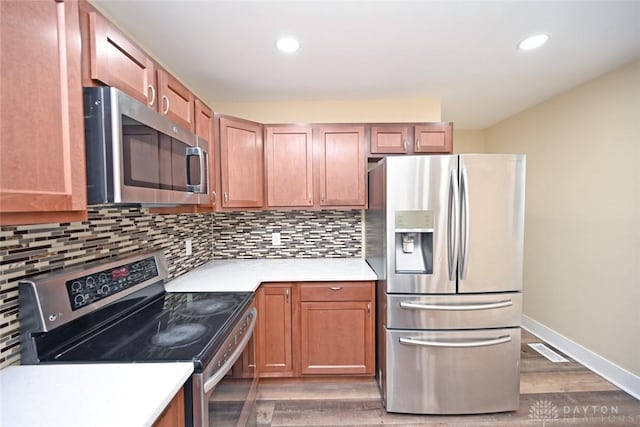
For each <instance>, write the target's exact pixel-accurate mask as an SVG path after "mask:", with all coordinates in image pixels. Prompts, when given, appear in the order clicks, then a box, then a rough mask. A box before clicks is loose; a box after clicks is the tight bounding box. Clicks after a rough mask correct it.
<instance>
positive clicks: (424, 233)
mask: <svg viewBox="0 0 640 427" xmlns="http://www.w3.org/2000/svg"><path fill="white" fill-rule="evenodd" d="M395 245H396V248H395V249H396V250H395V255H396V273H407V274H433V211H431V210H414V211H396V212H395Z"/></svg>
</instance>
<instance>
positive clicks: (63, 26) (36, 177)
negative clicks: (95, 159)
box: [0, 0, 86, 224]
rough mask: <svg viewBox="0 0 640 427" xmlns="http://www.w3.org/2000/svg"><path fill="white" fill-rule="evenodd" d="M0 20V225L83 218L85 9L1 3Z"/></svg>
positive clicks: (57, 4) (40, 3)
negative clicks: (82, 19)
mask: <svg viewBox="0 0 640 427" xmlns="http://www.w3.org/2000/svg"><path fill="white" fill-rule="evenodd" d="M0 15H1V16H2V26H1V29H0V51H1V52H2V61H0V86H1V87H2V96H1V97H0V98H1V99H0V110H1V111H2V114H0V140H1V141H2V143H1V144H0V211H1V213H2V215H1V220H0V222H2V224H20V223H23V224H27V223H37V222H55V221H62V222H65V221H78V220H81V219H84V218H86V180H85V158H84V131H83V111H82V83H81V74H80V73H81V70H80V63H81V58H80V55H81V53H80V26H79V17H78V3H77V2H71V1H67V2H57V1H53V0H49V1H38V2H33V1H0ZM63 212H64V213H63Z"/></svg>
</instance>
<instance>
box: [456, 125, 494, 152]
mask: <svg viewBox="0 0 640 427" xmlns="http://www.w3.org/2000/svg"><path fill="white" fill-rule="evenodd" d="M453 125H454V128H453V152H454V153H484V152H486V151H487V136H486V132H485V131H484V130H458V129H456V128H455V123H454V124H453Z"/></svg>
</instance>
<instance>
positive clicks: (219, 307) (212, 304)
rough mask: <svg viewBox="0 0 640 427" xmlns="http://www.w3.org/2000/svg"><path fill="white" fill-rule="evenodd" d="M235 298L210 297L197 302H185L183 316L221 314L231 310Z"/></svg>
mask: <svg viewBox="0 0 640 427" xmlns="http://www.w3.org/2000/svg"><path fill="white" fill-rule="evenodd" d="M235 299H236V298H234V297H233V296H232V295H230V296H215V295H214V296H210V297H205V298H202V299H199V300H198V301H190V302H187V304H186V306H185V308H184V312H183V314H185V315H188V316H196V317H197V316H210V315H212V314H217V313H223V312H225V311H229V310H231V309H232V308H233V307H234V306H235V304H236V301H235Z"/></svg>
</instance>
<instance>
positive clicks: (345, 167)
mask: <svg viewBox="0 0 640 427" xmlns="http://www.w3.org/2000/svg"><path fill="white" fill-rule="evenodd" d="M314 151H315V152H316V153H317V156H318V171H319V173H318V175H319V191H320V206H321V207H323V206H336V207H347V206H348V207H365V205H366V193H365V191H366V187H365V179H366V167H365V153H364V126H320V127H318V129H317V138H316V139H315V143H314Z"/></svg>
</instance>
